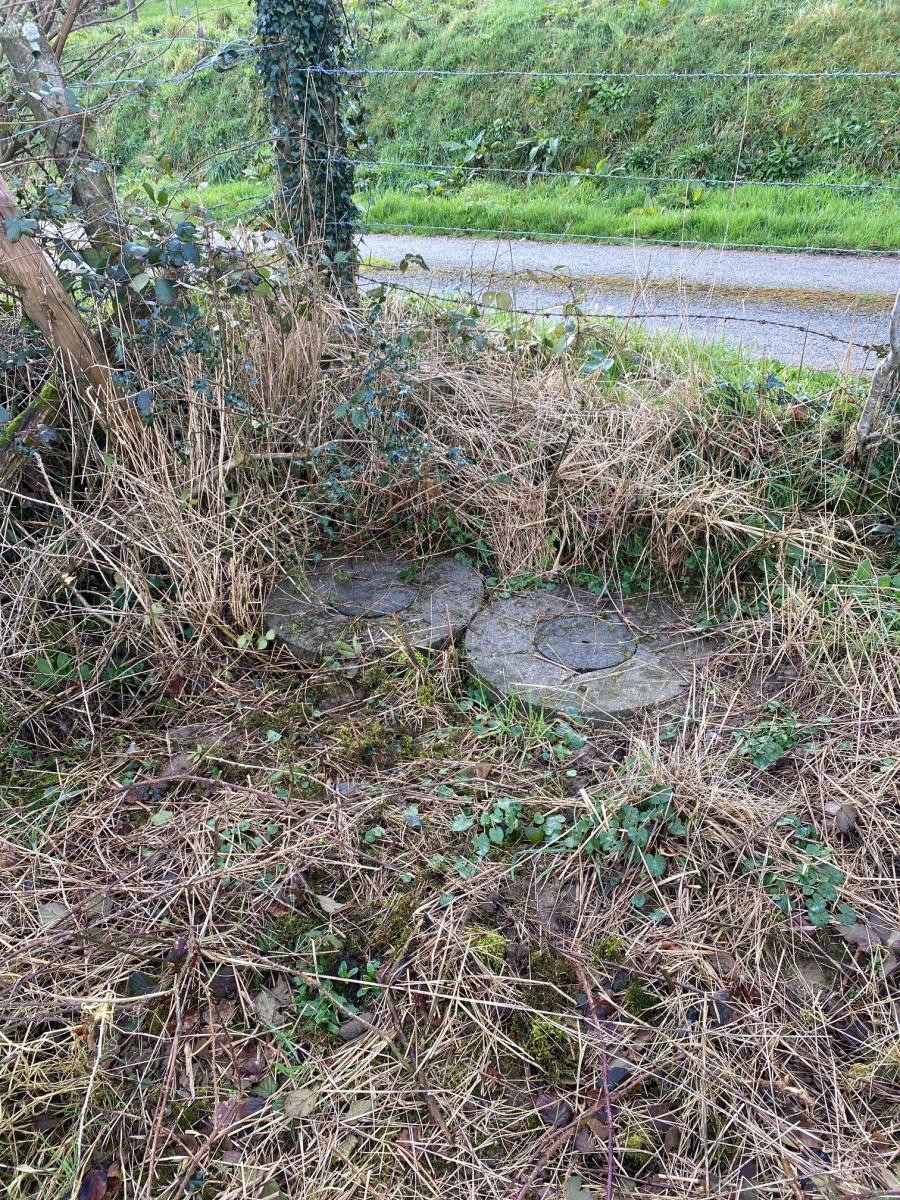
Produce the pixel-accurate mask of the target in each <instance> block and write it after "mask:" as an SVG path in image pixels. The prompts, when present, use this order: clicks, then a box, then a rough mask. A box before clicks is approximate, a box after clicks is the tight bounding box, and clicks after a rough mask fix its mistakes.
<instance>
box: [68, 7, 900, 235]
mask: <svg viewBox="0 0 900 1200" xmlns="http://www.w3.org/2000/svg"><path fill="white" fill-rule="evenodd" d="M220 2H221V13H222V15H223V16H224V17H226V18H227V20H226V28H224V29H223V31H222V34H221V37H222V42H223V44H224V45H225V46H227V47H234V46H235V45H237V47H238V52H237V53H233V54H229V53H223V54H220V55H219V57H218V59H216V67H217V68H226V67H227V68H228V69H227V70H224V69H201V70H198V71H196V72H195V73H193V74H189V75H188V76H187V77H186V78H184V79H181V80H180V81H179V82H176V83H172V84H167V85H164V86H163V87H161V88H157V87H155V86H148V87H147V88H143V89H140V90H139V91H138V92H136V93H135V94H133V95H132V94H126V95H125V97H119V99H118V102H117V103H116V104H113V105H110V106H108V107H103V109H102V112H101V116H100V147H101V152H102V154H103V156H104V157H105V158H107V159H109V160H110V161H112V162H113V163H115V164H116V165H117V166H119V167H121V168H123V169H125V170H126V171H127V173H128V175H129V177H131V176H133V175H134V174H135V173H137V174H140V173H142V172H149V171H153V170H155V166H154V163H157V162H160V161H162V160H163V159H164V158H168V160H169V161H170V163H171V169H172V170H174V171H175V172H176V173H177V175H178V177H179V178H181V179H182V180H187V181H189V182H196V181H197V180H198V179H201V178H202V179H203V180H204V181H206V182H208V183H209V184H210V188H209V190H208V191H207V193H206V200H207V202H208V203H209V204H210V205H211V206H213V207H215V206H216V205H222V206H223V207H222V210H221V211H222V212H223V214H224V213H225V212H226V211H228V212H230V213H231V214H233V215H234V216H237V215H239V214H241V213H242V212H245V211H246V209H247V208H248V207H253V206H254V204H255V205H256V207H259V205H260V203H262V204H264V205H266V204H267V201H268V197H267V192H268V191H269V187H270V180H269V179H268V175H269V174H270V173H271V170H272V155H271V147H270V146H269V145H268V144H267V138H266V133H267V117H266V108H267V103H266V101H265V99H264V98H263V97H262V96H261V94H260V91H261V89H260V88H259V87H258V85H257V80H256V79H255V78H254V69H253V65H252V62H251V56H250V55H249V54H246V55H245V54H243V53H242V52H241V44H242V43H241V42H240V41H237V42H236V37H238V38H241V37H244V38H249V36H250V28H249V21H248V19H247V16H246V12H245V9H244V8H243V6H241V5H238V4H237V3H236V2H235V0H220ZM322 3H324V0H317V4H316V5H314V6H313V7H312V8H311V9H309V10H308V11H309V12H310V14H311V17H312V16H315V14H316V12H318V11H319V8H321V5H322ZM317 6H318V7H317ZM206 11H209V10H206ZM349 12H350V16H351V19H353V18H354V17H356V18H357V19H358V20H359V23H360V26H361V27H364V28H366V29H368V28H369V26H370V24H371V30H372V32H371V39H370V40H368V41H367V44H366V48H365V55H366V61H367V65H371V66H373V67H376V68H385V69H387V70H391V69H394V68H400V69H403V70H406V69H415V68H416V67H418V66H421V67H423V68H431V69H443V68H447V67H450V68H467V67H473V68H480V69H485V70H505V69H513V70H515V69H521V68H522V67H523V65H524V66H525V67H526V68H534V69H535V70H540V69H546V70H548V71H559V72H566V71H576V72H579V71H580V72H585V71H623V72H631V71H635V72H648V71H673V72H690V71H698V70H700V71H705V70H711V71H731V72H735V73H736V74H737V75H738V76H740V74H741V72H743V71H745V70H746V67H747V62H748V52H749V51H750V50H751V48H752V68H753V69H754V70H755V71H766V70H784V71H791V70H798V71H810V70H824V71H827V70H831V69H836V68H844V69H847V68H850V69H854V68H856V69H861V70H866V69H872V68H873V67H877V66H879V65H883V64H885V63H888V62H890V61H892V60H893V59H896V57H897V55H898V53H900V45H898V39H900V34H898V32H897V22H896V21H893V20H892V19H891V17H892V15H893V6H892V4H891V2H890V0H871V2H870V3H866V4H861V3H857V2H855V0H835V3H834V4H832V5H830V6H828V7H827V13H826V9H825V8H823V7H822V6H818V7H817V6H813V5H808V4H805V3H804V2H803V0H784V2H782V0H735V2H734V3H730V4H729V5H728V8H727V19H725V18H724V17H723V13H722V11H721V6H720V5H719V4H717V3H713V2H712V0H686V2H685V3H682V4H678V5H676V4H668V5H659V4H649V3H648V4H647V5H645V6H643V7H642V6H639V5H635V4H633V3H632V2H631V0H585V2H584V3H582V4H580V5H567V4H564V3H559V2H552V0H545V2H540V3H532V0H472V3H470V4H467V5H466V6H464V7H462V6H460V5H458V4H456V3H455V0H429V2H428V3H426V4H423V5H421V6H417V8H416V10H415V12H414V13H412V12H407V11H405V10H403V9H402V8H400V7H397V6H392V5H379V6H378V7H377V10H376V12H375V20H374V22H372V21H371V16H372V14H371V10H370V7H369V0H356V3H354V4H353V5H351V6H350V9H349ZM275 18H276V21H280V20H287V19H289V18H290V13H288V12H287V11H285V12H284V13H281V14H280V15H279V14H277V13H276V14H275ZM192 29H193V26H192V24H191V23H190V22H189V21H186V20H184V19H181V20H178V19H175V18H171V17H166V16H165V14H164V12H163V10H162V9H161V7H160V6H159V5H148V6H144V7H142V8H141V9H140V10H139V21H138V24H136V25H135V26H134V29H133V30H132V29H130V28H129V27H127V26H125V27H123V28H121V29H120V37H121V38H122V47H121V54H122V55H123V57H124V61H125V63H126V64H127V67H123V69H127V73H128V74H131V75H133V76H135V77H138V78H140V77H141V75H142V74H143V75H148V76H151V75H152V76H159V77H163V76H166V75H170V74H172V75H180V74H183V73H184V72H185V70H186V69H188V70H190V68H192V67H195V66H196V65H197V64H198V63H199V62H200V61H201V60H204V59H205V58H206V57H207V56H208V55H209V52H210V45H209V42H208V40H206V39H205V38H201V37H200V36H198V38H197V41H196V42H192V41H191V39H190V36H187V37H186V36H185V34H188V35H190V33H191V32H192ZM100 32H101V31H99V30H94V29H89V30H84V31H77V32H76V33H75V34H74V35H73V36H72V38H70V42H69V49H68V50H67V55H69V56H71V58H72V60H73V62H74V61H76V60H77V58H78V57H79V56H80V55H81V54H82V53H83V51H84V50H85V49H86V48H87V47H88V46H91V45H94V44H95V43H96V42H97V41H98V40H99V37H100ZM199 32H200V31H199V30H198V35H199ZM207 32H208V31H207ZM167 35H168V36H174V37H175V40H174V41H173V43H172V45H171V47H170V48H169V49H163V50H160V49H159V45H158V43H159V42H160V41H162V40H163V38H164V37H165V36H167ZM148 39H152V40H148ZM148 46H152V49H148ZM301 49H302V47H301ZM299 55H300V51H298V52H297V54H294V55H293V56H292V60H291V61H292V62H293V61H296V62H297V64H298V65H300V66H302V65H303V64H302V61H301V59H300V57H299ZM897 87H898V85H897V81H895V80H889V79H883V80H880V79H874V80H873V79H869V80H865V81H861V80H854V79H852V78H849V79H837V80H834V79H832V80H827V79H802V80H792V79H790V78H785V79H770V80H764V79H759V80H753V81H751V83H750V84H749V86H748V85H747V82H746V80H744V79H741V78H735V79H732V80H724V81H722V80H704V79H697V78H695V79H683V80H674V81H663V80H656V79H616V78H602V79H598V80H596V81H591V82H590V83H588V84H585V83H584V81H583V80H579V79H567V78H565V77H564V76H559V77H550V78H543V79H542V78H533V79H529V78H513V79H509V80H504V82H503V86H502V87H501V88H498V87H492V86H490V85H489V81H480V80H468V79H465V78H462V77H446V78H441V77H424V78H415V77H405V76H399V77H398V76H396V75H388V76H373V77H370V78H369V79H368V80H367V87H366V106H367V109H368V111H369V114H370V115H369V117H368V118H367V133H368V137H369V144H367V146H366V147H365V150H366V153H365V155H364V157H370V156H371V157H372V158H375V159H379V160H389V161H394V162H410V161H415V162H425V163H434V162H442V163H446V164H447V165H446V167H444V168H442V169H441V170H438V171H433V170H425V171H423V170H419V169H413V168H409V167H400V166H395V167H381V166H379V167H374V168H370V169H366V170H364V171H360V172H359V174H360V180H359V182H360V185H361V187H360V189H359V195H360V197H361V198H362V197H364V198H365V202H366V209H367V218H368V219H369V220H370V221H371V222H373V223H375V224H377V223H378V222H390V223H393V222H398V223H403V224H405V223H411V224H412V225H418V224H420V225H423V226H426V225H435V224H445V225H448V226H452V225H472V226H477V227H481V228H486V229H495V230H502V229H517V228H519V229H524V230H528V231H530V232H547V233H556V234H557V235H558V234H559V232H560V230H563V229H565V230H567V231H569V232H571V233H578V234H591V235H595V236H602V237H609V236H613V237H626V238H629V237H632V236H635V235H637V236H643V237H659V238H665V239H670V238H675V239H678V238H686V239H696V240H700V241H713V242H715V241H720V240H722V238H723V237H724V236H727V238H728V240H730V241H733V242H745V243H763V244H765V243H767V242H768V243H773V244H789V245H811V244H820V245H821V244H828V245H835V246H847V247H860V248H866V247H870V246H879V245H880V246H897V245H898V244H900V243H898V237H900V234H898V229H900V220H898V215H897V209H898V205H897V201H896V199H894V198H893V197H892V195H891V194H890V193H886V192H877V191H874V192H872V193H862V194H859V193H857V194H851V193H842V192H824V191H819V190H816V189H813V188H810V189H808V190H804V189H799V190H798V189H780V188H777V187H772V186H765V187H764V186H757V187H752V186H751V187H741V188H739V189H737V191H736V192H735V191H734V190H733V189H732V188H731V187H730V186H725V187H718V188H717V187H708V188H703V189H702V191H700V192H698V191H697V190H696V188H690V186H689V187H688V189H685V188H682V189H680V190H679V191H678V194H676V193H675V192H673V189H672V188H671V187H669V185H667V184H665V183H650V182H643V181H640V180H638V181H629V180H623V179H621V178H620V177H621V176H622V175H628V174H635V173H637V174H646V173H650V174H661V175H677V176H686V177H688V178H694V177H701V176H702V177H713V178H719V179H725V180H731V179H732V178H733V177H734V175H735V172H736V170H737V169H738V166H739V174H740V175H741V176H742V177H744V178H747V179H756V180H761V181H764V182H766V183H775V182H778V181H780V180H786V179H788V178H791V179H795V178H809V179H810V180H813V179H823V178H824V179H834V180H850V181H864V180H868V179H871V180H879V179H891V178H893V177H894V176H895V175H896V172H897V170H898V167H900V160H898V153H897V147H898V146H900V129H898V125H897V122H898V116H897V114H898V112H900V104H898V102H897ZM299 94H300V93H298V95H299ZM321 94H322V93H320V95H321ZM89 98H90V100H91V101H92V102H96V103H98V104H99V103H100V101H101V100H102V98H103V93H102V90H98V91H96V92H95V91H93V90H92V91H91V92H90V93H89ZM344 101H345V115H347V116H350V117H353V119H354V120H355V115H356V110H357V105H358V100H357V97H356V93H355V90H354V88H353V87H352V86H351V89H350V94H349V95H345V96H344ZM523 114H527V116H523ZM353 136H354V135H353V134H352V132H351V134H350V141H348V145H349V146H350V147H351V150H353V151H355V149H356V148H355V147H354V146H352V138H353ZM225 148H227V152H226V151H225ZM360 148H362V147H360ZM532 153H533V154H534V157H533V158H532V157H531V156H532ZM351 157H354V158H358V157H360V155H359V154H357V153H355V152H353V153H352V154H351ZM485 167H493V168H502V169H512V170H514V171H515V172H516V175H515V176H514V177H512V178H513V185H512V186H510V185H509V183H508V178H509V177H506V176H493V175H490V174H488V175H487V176H485V175H483V174H482V171H481V169H482V168H485ZM535 168H538V169H540V170H545V169H546V170H550V171H554V170H556V169H557V168H561V169H563V170H566V171H574V172H576V173H577V174H578V175H579V178H577V179H572V180H566V179H560V180H554V179H549V180H547V179H543V178H541V177H537V176H535V174H534V169H535ZM529 171H531V172H532V179H531V182H528V177H529ZM194 172H197V173H198V174H196V175H194ZM192 175H194V179H193V180H192V178H191V177H192Z"/></svg>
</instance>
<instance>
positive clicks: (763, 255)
mask: <svg viewBox="0 0 900 1200" xmlns="http://www.w3.org/2000/svg"><path fill="white" fill-rule="evenodd" d="M362 254H363V261H364V264H366V262H367V259H368V263H367V265H364V266H363V268H362V272H361V273H362V275H363V277H364V279H368V280H377V281H379V282H389V283H392V284H399V285H400V286H402V287H404V288H409V289H410V290H412V291H415V292H420V293H423V294H428V295H442V296H446V295H454V294H458V293H460V292H462V293H465V294H467V295H471V294H474V295H476V296H481V295H482V293H483V292H484V291H486V290H488V291H505V292H508V293H509V294H510V296H511V297H512V298H513V302H514V307H516V308H518V309H520V310H534V311H540V312H545V311H546V312H557V313H558V312H560V311H561V309H562V306H563V305H565V304H566V303H568V302H570V301H571V300H572V298H573V295H577V296H578V299H579V304H580V306H581V308H582V310H583V311H585V312H591V313H601V314H610V315H615V316H620V317H628V318H629V319H631V320H640V321H641V322H642V323H643V324H645V325H646V326H647V327H648V328H649V329H653V330H659V329H674V330H676V331H678V332H680V333H682V334H685V335H687V336H690V337H693V338H696V339H698V340H701V341H716V340H723V341H726V342H728V343H730V344H731V345H734V346H738V347H741V348H742V349H744V350H745V351H747V352H748V353H749V354H751V355H753V356H756V357H764V358H775V359H778V360H779V361H780V362H784V363H788V364H791V365H795V366H800V365H803V366H808V367H818V368H825V369H843V370H853V371H867V370H872V369H873V368H874V365H875V363H876V361H877V357H876V355H875V353H874V352H873V351H872V350H869V349H867V347H868V346H872V345H881V344H883V343H884V342H885V341H886V340H887V327H888V318H889V316H890V311H891V306H892V304H893V300H894V296H895V295H896V293H897V291H898V289H900V254H889V255H885V254H881V255H868V256H864V255H852V254H805V253H786V252H782V251H765V250H722V249H715V248H694V247H684V248H682V247H671V246H653V245H647V244H646V243H642V244H638V245H634V244H632V245H617V246H612V245H610V246H605V245H591V244H587V245H586V244H577V243H572V242H545V241H527V240H516V241H509V240H507V241H504V240H501V239H481V238H479V239H468V238H451V237H425V236H421V235H415V234H403V235H394V234H370V235H369V236H367V237H366V238H365V240H364V242H363V247H362ZM406 255H418V256H420V257H421V258H422V259H424V260H425V262H426V263H427V265H428V268H429V269H428V270H427V271H426V270H423V269H422V267H421V266H420V265H416V264H415V263H413V264H411V265H410V266H409V267H408V269H407V270H406V271H405V272H403V273H400V272H399V271H398V268H397V264H399V263H400V262H401V260H402V259H403V258H404V256H406Z"/></svg>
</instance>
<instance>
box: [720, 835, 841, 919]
mask: <svg viewBox="0 0 900 1200" xmlns="http://www.w3.org/2000/svg"><path fill="white" fill-rule="evenodd" d="M775 828H776V829H778V830H781V831H782V835H783V838H782V842H781V846H780V848H779V851H778V853H777V854H772V853H770V852H767V853H765V854H763V855H760V856H754V855H750V856H748V857H747V858H746V859H745V860H744V861H743V863H742V864H741V867H742V870H743V871H744V872H745V873H747V874H753V875H759V876H760V881H761V883H762V886H763V888H765V890H766V892H768V894H769V896H770V897H771V898H772V900H774V902H775V904H776V905H777V906H778V908H780V909H781V911H782V912H783V913H785V914H789V913H790V912H791V911H792V909H793V908H796V907H798V906H800V905H802V907H803V910H804V911H805V913H806V916H807V918H808V919H809V922H810V924H812V925H815V926H816V927H817V928H818V927H821V926H824V925H827V924H828V922H829V920H830V919H831V917H832V916H836V917H837V918H838V919H840V921H841V922H842V923H844V924H847V923H851V922H853V921H855V920H856V914H855V913H854V912H853V909H852V908H851V907H850V906H849V905H848V904H843V903H840V901H839V895H838V892H839V889H840V887H841V886H842V885H843V882H844V874H843V872H842V871H841V870H839V868H838V867H836V866H835V865H834V863H833V862H832V861H831V850H830V849H829V847H828V846H826V845H825V844H824V843H823V842H822V841H821V840H820V838H819V835H818V833H817V832H816V829H815V827H814V826H812V825H807V824H805V823H803V822H802V821H801V820H800V818H799V817H797V816H794V815H788V816H785V817H782V818H781V819H780V820H779V821H777V822H776V823H775Z"/></svg>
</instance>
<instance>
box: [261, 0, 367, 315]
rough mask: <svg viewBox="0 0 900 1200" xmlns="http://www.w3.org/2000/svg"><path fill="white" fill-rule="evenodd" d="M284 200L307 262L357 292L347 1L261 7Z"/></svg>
mask: <svg viewBox="0 0 900 1200" xmlns="http://www.w3.org/2000/svg"><path fill="white" fill-rule="evenodd" d="M256 9H257V32H258V36H259V41H260V48H259V70H260V74H261V75H262V78H263V83H264V86H265V90H266V96H267V99H268V102H269V117H270V121H271V126H272V136H273V141H274V150H275V164H276V169H277V171H278V181H279V187H280V199H281V203H282V205H283V208H284V214H285V216H286V218H287V222H288V225H289V227H290V231H291V235H292V237H293V239H294V241H295V243H296V245H297V247H298V248H299V249H300V251H301V252H302V253H303V254H304V256H305V257H306V258H307V260H308V261H309V262H311V263H313V264H315V265H317V266H323V267H324V268H325V271H326V277H327V279H328V281H329V284H330V286H331V287H332V288H333V290H335V291H336V292H338V293H339V294H340V295H341V296H343V297H344V299H346V300H350V301H352V300H353V298H354V297H355V292H356V251H355V246H354V236H353V235H354V206H353V167H352V165H351V162H350V159H349V156H348V153H347V140H348V137H347V133H348V131H347V126H346V123H345V114H344V112H343V109H342V99H343V97H344V96H345V94H346V93H347V90H348V75H347V72H346V71H345V69H344V68H345V63H346V53H347V48H348V31H347V25H346V21H345V18H344V13H343V9H342V6H341V3H340V0H256Z"/></svg>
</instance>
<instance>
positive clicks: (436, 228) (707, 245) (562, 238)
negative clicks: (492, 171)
mask: <svg viewBox="0 0 900 1200" xmlns="http://www.w3.org/2000/svg"><path fill="white" fill-rule="evenodd" d="M371 224H372V225H373V226H376V225H377V226H378V227H379V228H378V229H374V228H373V230H372V232H375V233H377V232H379V230H384V229H396V230H398V231H400V232H403V233H410V234H415V233H417V232H418V233H421V232H422V230H424V229H429V230H431V231H432V232H435V233H447V234H452V233H471V234H475V235H477V236H480V237H483V236H486V235H490V236H491V237H493V238H496V239H497V240H498V241H506V240H509V239H511V238H515V239H516V240H521V241H531V242H538V241H541V242H546V241H555V242H573V241H578V242H596V243H597V244H598V245H622V244H623V243H624V244H626V245H631V244H635V245H648V246H676V247H677V246H696V247H699V248H701V249H711V248H719V249H722V250H779V251H788V252H791V253H795V254H852V255H856V256H857V257H868V256H870V255H878V256H886V257H889V258H898V257H900V249H891V250H882V249H871V250H860V249H859V248H858V247H853V248H851V247H847V246H809V245H804V246H787V245H783V244H774V243H772V242H767V243H762V242H731V241H727V240H725V241H723V240H721V239H713V238H708V239H707V240H706V241H702V240H696V241H689V240H687V239H684V238H679V239H678V240H675V239H668V240H667V239H665V238H655V237H652V236H647V237H642V236H640V235H632V236H629V235H626V234H619V235H615V234H609V235H606V234H595V233H570V232H568V231H557V232H551V233H546V232H541V231H536V230H533V229H532V230H525V229H489V228H487V227H485V226H477V225H425V224H415V225H412V224H410V223H409V222H393V221H382V220H381V219H380V218H378V217H375V218H373V219H371Z"/></svg>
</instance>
